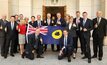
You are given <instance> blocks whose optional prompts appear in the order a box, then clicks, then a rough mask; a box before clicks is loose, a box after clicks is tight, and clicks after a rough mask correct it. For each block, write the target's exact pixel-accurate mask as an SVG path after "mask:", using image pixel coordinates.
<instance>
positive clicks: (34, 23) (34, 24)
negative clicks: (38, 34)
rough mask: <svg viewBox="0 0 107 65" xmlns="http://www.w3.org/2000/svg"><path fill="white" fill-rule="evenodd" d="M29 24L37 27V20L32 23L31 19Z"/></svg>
mask: <svg viewBox="0 0 107 65" xmlns="http://www.w3.org/2000/svg"><path fill="white" fill-rule="evenodd" d="M29 24H30V25H32V26H33V27H35V28H36V27H37V24H36V21H34V22H33V23H32V21H30V22H29Z"/></svg>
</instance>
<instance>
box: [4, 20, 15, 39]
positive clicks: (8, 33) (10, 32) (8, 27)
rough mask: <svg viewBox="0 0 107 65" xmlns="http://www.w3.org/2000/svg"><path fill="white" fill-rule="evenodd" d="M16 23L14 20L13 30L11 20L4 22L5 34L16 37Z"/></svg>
mask: <svg viewBox="0 0 107 65" xmlns="http://www.w3.org/2000/svg"><path fill="white" fill-rule="evenodd" d="M16 26H17V23H16V22H14V28H13V30H12V29H11V22H8V23H7V24H6V28H7V32H6V36H7V37H9V38H16V37H17V30H16Z"/></svg>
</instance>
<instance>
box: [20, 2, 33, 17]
mask: <svg viewBox="0 0 107 65" xmlns="http://www.w3.org/2000/svg"><path fill="white" fill-rule="evenodd" d="M19 14H23V15H24V16H26V17H31V15H32V0H19Z"/></svg>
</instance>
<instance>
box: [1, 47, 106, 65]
mask: <svg viewBox="0 0 107 65" xmlns="http://www.w3.org/2000/svg"><path fill="white" fill-rule="evenodd" d="M91 47H92V46H91ZM57 56H58V52H51V50H49V49H48V51H47V52H46V53H45V54H44V57H45V58H43V59H37V58H35V60H29V59H26V58H25V59H22V58H21V57H20V55H19V54H16V55H15V57H11V56H9V57H8V58H7V59H4V58H3V57H1V56H0V65H107V46H104V57H103V60H102V61H98V59H92V63H91V64H88V62H87V59H84V60H83V59H81V57H82V55H81V54H80V50H78V53H77V58H76V59H72V60H71V62H70V63H68V61H67V58H65V59H63V60H60V61H59V60H58V59H57Z"/></svg>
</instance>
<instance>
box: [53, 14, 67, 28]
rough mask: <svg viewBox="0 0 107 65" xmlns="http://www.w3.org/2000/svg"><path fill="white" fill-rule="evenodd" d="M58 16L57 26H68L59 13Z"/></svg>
mask: <svg viewBox="0 0 107 65" xmlns="http://www.w3.org/2000/svg"><path fill="white" fill-rule="evenodd" d="M56 16H57V18H56V20H55V24H56V26H61V27H65V26H66V22H65V20H64V19H63V18H61V13H57V14H56Z"/></svg>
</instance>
